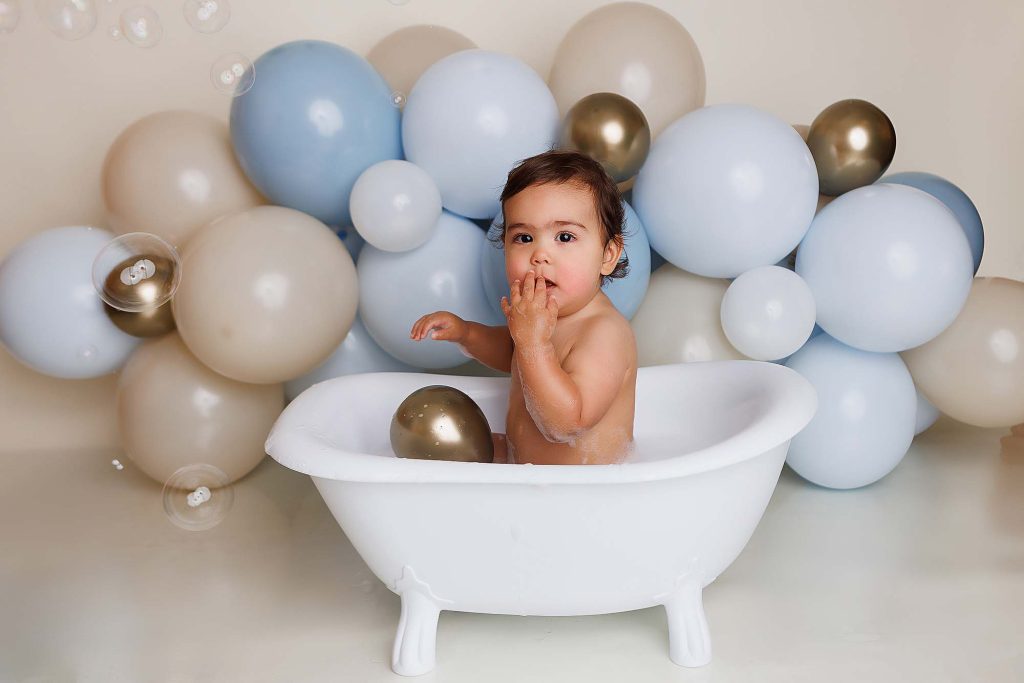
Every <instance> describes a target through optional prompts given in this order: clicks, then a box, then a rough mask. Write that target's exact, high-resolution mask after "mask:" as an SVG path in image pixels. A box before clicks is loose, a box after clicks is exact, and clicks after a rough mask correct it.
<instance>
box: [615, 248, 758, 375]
mask: <svg viewBox="0 0 1024 683" xmlns="http://www.w3.org/2000/svg"><path fill="white" fill-rule="evenodd" d="M728 288H729V280H724V279H718V278H708V277H702V276H700V275H694V274H693V273H689V272H687V271H685V270H682V269H680V268H677V267H675V266H673V265H672V264H671V263H665V264H663V265H662V266H660V267H659V268H658V269H657V270H655V271H654V272H653V273H651V280H650V283H649V284H648V286H647V294H646V295H644V300H643V303H641V304H640V308H639V309H638V310H637V312H636V315H634V316H633V319H632V320H631V321H630V324H631V325H632V326H633V334H634V335H635V336H636V344H637V359H638V361H639V364H640V365H641V366H648V365H664V364H666V363H690V362H696V361H705V360H730V359H741V360H742V359H745V358H746V356H744V355H743V354H742V353H740V352H739V351H737V350H736V349H735V348H733V346H732V344H730V343H729V339H728V338H727V337H726V336H725V332H724V331H723V330H722V297H724V296H725V290H727V289H728Z"/></svg>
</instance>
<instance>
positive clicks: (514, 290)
mask: <svg viewBox="0 0 1024 683" xmlns="http://www.w3.org/2000/svg"><path fill="white" fill-rule="evenodd" d="M509 295H510V296H511V298H510V299H509V301H510V303H511V304H512V305H513V306H515V305H516V304H518V303H519V301H520V300H521V299H522V298H523V293H522V291H521V290H520V288H519V280H516V281H515V282H513V283H512V287H511V288H510V292H509Z"/></svg>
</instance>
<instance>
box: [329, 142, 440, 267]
mask: <svg viewBox="0 0 1024 683" xmlns="http://www.w3.org/2000/svg"><path fill="white" fill-rule="evenodd" d="M349 208H350V210H351V212H352V223H353V225H354V226H355V228H356V230H357V231H358V232H359V234H360V236H362V238H363V239H364V240H366V242H367V243H368V244H371V245H373V246H374V247H376V248H378V249H381V250H383V251H408V250H410V249H415V248H416V247H418V246H420V245H422V244H424V243H426V241H427V240H429V239H430V236H431V235H432V234H434V228H435V227H436V226H437V219H438V218H440V217H441V192H440V191H439V190H438V189H437V184H436V183H435V182H434V180H433V178H431V177H430V174H428V173H427V172H426V171H424V170H423V169H422V168H420V167H419V166H417V165H416V164H413V163H410V162H408V161H401V160H397V159H389V160H387V161H381V162H378V163H376V164H374V165H373V166H370V167H369V168H368V169H366V170H365V171H363V173H362V175H360V176H359V179H358V180H356V183H355V185H354V186H353V187H352V195H351V198H350V200H349Z"/></svg>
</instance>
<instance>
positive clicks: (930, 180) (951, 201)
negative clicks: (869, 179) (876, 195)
mask: <svg viewBox="0 0 1024 683" xmlns="http://www.w3.org/2000/svg"><path fill="white" fill-rule="evenodd" d="M878 182H880V183H898V184H900V185H909V186H910V187H916V188H917V189H919V190H924V191H925V192H927V193H928V194H930V195H931V196H933V197H935V198H936V199H938V200H939V201H940V202H942V203H943V204H945V205H946V206H948V207H949V209H950V211H952V212H953V214H954V215H955V216H956V219H957V221H959V223H960V227H961V228H963V229H964V234H965V235H967V241H968V243H970V245H971V256H972V257H973V258H974V272H975V273H977V272H978V267H979V266H980V265H981V256H982V253H983V252H984V251H985V231H984V230H983V229H982V227H981V214H979V213H978V208H977V207H976V206H974V202H972V201H971V198H970V197H968V196H967V193H965V192H964V191H963V190H961V189H960V188H959V187H957V186H956V185H954V184H953V183H951V182H949V181H948V180H946V179H945V178H942V177H941V176H937V175H935V174H933V173H923V172H920V171H907V172H906V173H892V174H890V175H887V176H885V177H884V178H882V179H881V180H879V181H878Z"/></svg>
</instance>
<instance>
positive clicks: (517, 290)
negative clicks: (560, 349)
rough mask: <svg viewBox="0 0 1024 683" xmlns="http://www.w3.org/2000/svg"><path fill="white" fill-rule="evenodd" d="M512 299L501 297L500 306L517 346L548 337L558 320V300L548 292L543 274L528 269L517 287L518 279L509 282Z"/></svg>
mask: <svg viewBox="0 0 1024 683" xmlns="http://www.w3.org/2000/svg"><path fill="white" fill-rule="evenodd" d="M509 294H511V296H512V301H511V303H509V301H508V299H507V298H506V297H501V310H502V311H503V312H504V313H505V317H506V318H508V331H509V333H510V334H511V335H512V339H513V340H514V341H515V343H516V345H518V346H534V345H539V344H545V343H547V342H549V341H550V340H551V334H552V333H553V332H554V331H555V322H556V321H557V320H558V302H557V301H555V299H554V297H550V296H548V293H547V285H545V284H544V278H537V277H536V275H534V272H533V271H532V270H531V271H530V272H528V273H527V274H526V281H525V282H523V283H522V287H520V284H519V280H516V281H515V282H513V283H512V287H511V288H510V292H509Z"/></svg>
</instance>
